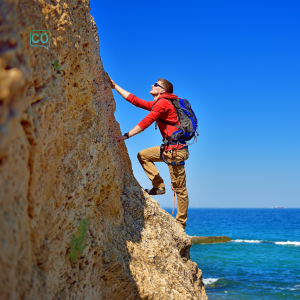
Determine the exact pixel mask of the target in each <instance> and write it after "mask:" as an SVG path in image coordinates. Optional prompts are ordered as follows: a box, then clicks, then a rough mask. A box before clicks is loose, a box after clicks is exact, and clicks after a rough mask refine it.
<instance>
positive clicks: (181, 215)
mask: <svg viewBox="0 0 300 300" xmlns="http://www.w3.org/2000/svg"><path fill="white" fill-rule="evenodd" d="M163 155H164V157H165V159H166V160H167V162H169V163H170V162H174V161H176V162H178V163H179V162H182V161H184V160H187V159H188V158H189V154H188V150H187V149H186V148H183V149H180V150H177V156H176V157H174V158H172V153H171V152H170V151H168V152H166V151H164V152H163ZM137 157H138V160H139V162H140V164H141V165H142V167H143V169H144V170H145V172H146V174H147V176H148V177H149V179H150V180H151V181H152V185H153V187H154V188H160V187H165V184H164V181H163V179H162V178H161V177H160V175H159V172H158V170H157V168H156V167H155V164H154V162H160V161H163V160H162V159H161V157H160V147H159V146H156V147H152V148H148V149H145V150H142V151H140V152H139V153H138V155H137ZM168 167H169V171H170V176H171V182H172V185H173V189H174V190H175V191H176V194H177V215H176V221H177V222H179V223H180V224H181V225H182V226H183V228H185V227H186V220H187V210H188V205H189V198H188V193H187V189H186V175H185V168H184V165H180V166H172V165H168Z"/></svg>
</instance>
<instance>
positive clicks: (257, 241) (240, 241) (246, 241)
mask: <svg viewBox="0 0 300 300" xmlns="http://www.w3.org/2000/svg"><path fill="white" fill-rule="evenodd" d="M232 242H236V243H261V242H263V241H259V240H232Z"/></svg>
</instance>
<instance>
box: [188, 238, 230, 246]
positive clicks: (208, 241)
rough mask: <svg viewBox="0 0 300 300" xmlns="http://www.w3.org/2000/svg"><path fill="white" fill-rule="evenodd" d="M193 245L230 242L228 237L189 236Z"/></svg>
mask: <svg viewBox="0 0 300 300" xmlns="http://www.w3.org/2000/svg"><path fill="white" fill-rule="evenodd" d="M190 238H191V240H192V242H193V244H213V243H226V242H230V241H231V238H230V237H228V236H190Z"/></svg>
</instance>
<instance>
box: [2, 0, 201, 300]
mask: <svg viewBox="0 0 300 300" xmlns="http://www.w3.org/2000/svg"><path fill="white" fill-rule="evenodd" d="M37 29H43V30H45V29H47V30H50V32H51V45H50V47H49V49H48V50H47V49H45V48H44V47H32V46H30V31H31V30H37ZM0 30H1V32H0V228H1V231H0V270H1V272H0V298H1V299H14V300H15V299H30V300H32V299H95V300H96V299H97V300H99V299H109V300H112V299H118V300H121V299H206V295H205V290H204V287H203V283H202V275H201V271H200V270H199V269H198V267H197V265H196V263H194V262H192V261H191V260H190V257H189V248H190V247H191V240H190V238H189V237H188V236H187V235H186V234H185V233H183V231H182V230H181V229H180V228H179V226H178V225H177V224H176V223H175V221H174V218H173V217H172V216H170V215H169V214H168V213H166V212H165V211H164V210H162V209H161V208H160V207H159V205H158V203H157V202H156V201H155V200H154V199H153V198H151V197H150V196H147V195H146V194H145V192H144V191H143V189H142V188H141V187H140V185H139V184H138V182H137V181H136V179H135V178H134V176H133V173H132V169H131V162H130V159H129V156H128V153H127V149H126V146H125V144H124V143H116V142H115V141H114V140H113V139H112V138H110V137H109V135H110V134H120V128H119V125H118V123H117V122H116V120H115V118H114V111H115V109H116V104H115V101H114V99H113V95H112V92H111V89H110V88H109V85H108V84H107V82H106V78H107V77H106V76H107V75H106V73H105V71H104V69H103V66H102V62H101V60H100V55H99V40H98V34H97V27H96V25H95V23H94V20H93V18H92V17H91V15H90V4H89V1H84V0H82V1H78V0H71V1H59V0H56V1H54V0H39V1H36V0H35V1H34V0H31V1H29V0H14V1H13V0H2V1H0ZM55 60H59V64H61V65H62V68H65V69H64V71H63V72H61V74H57V72H56V71H55V70H54V67H53V65H52V64H51V63H53V62H54V61H55ZM88 216H89V217H90V219H89V223H88V230H87V232H86V234H85V242H86V243H87V246H86V247H85V249H84V251H83V253H82V254H81V255H80V257H79V258H78V259H77V260H76V261H75V262H71V260H70V251H71V249H70V245H71V239H72V235H73V234H74V233H75V234H76V233H77V231H78V228H79V224H80V222H81V221H82V220H83V218H87V217H88Z"/></svg>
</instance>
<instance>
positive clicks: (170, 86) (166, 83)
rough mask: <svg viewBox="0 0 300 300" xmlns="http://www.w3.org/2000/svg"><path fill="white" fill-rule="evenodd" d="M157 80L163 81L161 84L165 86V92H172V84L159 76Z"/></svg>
mask: <svg viewBox="0 0 300 300" xmlns="http://www.w3.org/2000/svg"><path fill="white" fill-rule="evenodd" d="M157 81H161V82H162V83H163V84H162V85H163V87H164V88H165V90H166V92H167V93H171V94H172V93H173V84H172V83H171V82H170V81H168V80H166V79H163V78H159V79H157Z"/></svg>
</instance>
